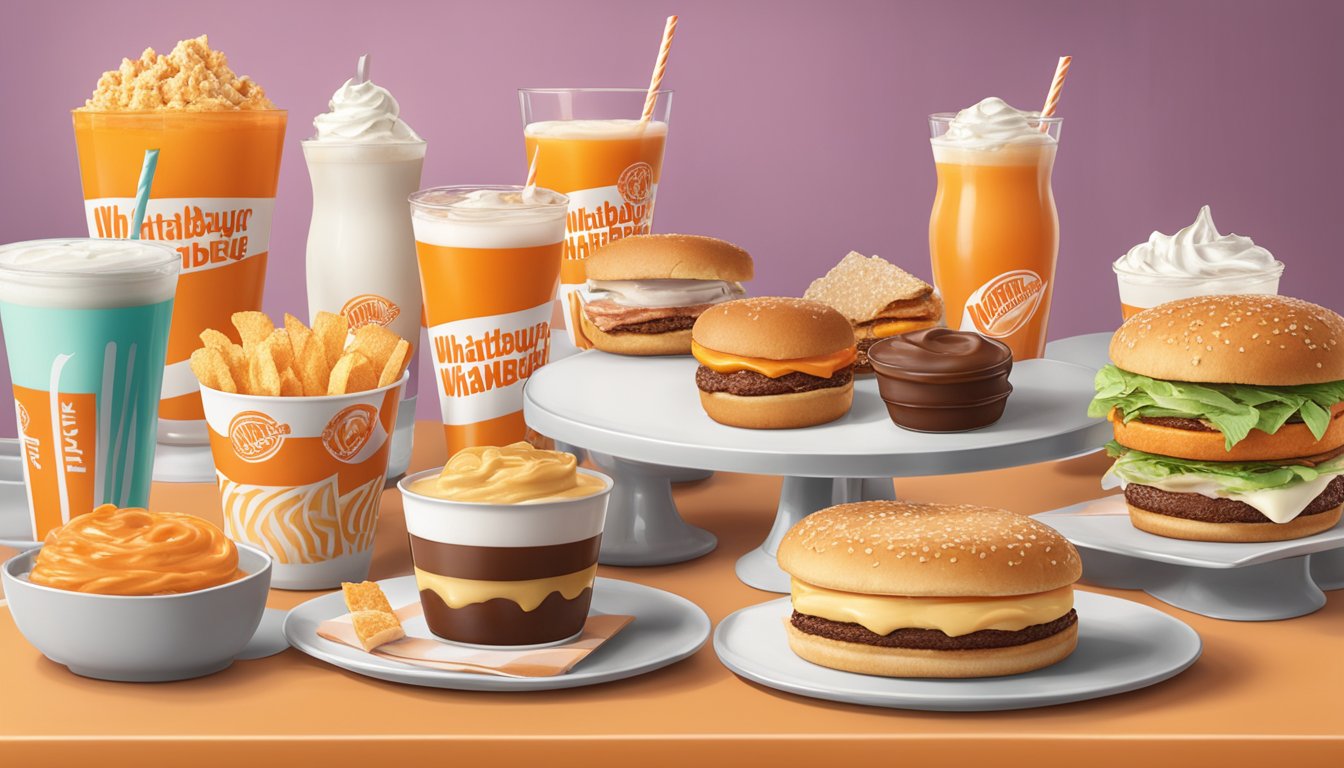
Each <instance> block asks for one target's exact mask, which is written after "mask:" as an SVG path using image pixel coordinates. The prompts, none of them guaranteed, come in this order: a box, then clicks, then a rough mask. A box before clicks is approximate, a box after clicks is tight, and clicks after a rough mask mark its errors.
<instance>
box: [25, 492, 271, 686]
mask: <svg viewBox="0 0 1344 768" xmlns="http://www.w3.org/2000/svg"><path fill="white" fill-rule="evenodd" d="M0 579H3V582H4V590H5V597H6V598H8V600H9V608H10V613H11V614H13V616H14V623H15V624H16V625H17V626H18V628H19V631H20V632H21V633H22V634H23V636H24V637H25V638H27V640H28V642H30V643H32V644H33V646H34V647H36V648H37V649H38V650H39V651H41V652H42V654H43V655H44V656H46V657H47V658H49V659H51V660H52V661H55V662H56V663H58V664H63V665H65V666H66V667H69V669H70V671H72V672H74V673H75V674H78V675H82V676H84V677H93V678H98V679H102V680H122V681H132V682H155V681H165V680H184V679H187V678H192V677H200V676H203V675H208V674H211V673H214V672H218V671H220V670H222V669H225V668H226V667H228V666H229V665H230V664H232V663H233V659H234V657H235V656H237V655H238V654H239V653H241V652H242V650H243V649H244V647H245V646H246V645H247V643H248V640H250V639H251V637H252V635H253V633H254V632H256V629H257V626H258V624H259V623H260V622H261V616H262V612H263V611H264V610H265V607H266V595H267V593H268V591H269V589H270V582H271V559H270V557H268V556H267V555H266V554H265V553H264V552H262V551H261V550H258V549H256V548H254V547H250V546H247V545H245V544H237V543H235V542H233V541H231V540H230V539H229V538H228V537H227V536H225V535H224V532H223V531H222V530H220V529H219V528H218V527H217V526H215V525H214V524H212V523H210V522H209V521H207V520H204V519H202V518H200V517H196V516H195V515H187V514H179V513H173V512H151V511H149V510H145V509H136V508H118V507H115V506H113V505H110V504H105V505H103V506H101V507H98V508H97V509H95V510H93V511H92V512H89V513H88V514H84V515H80V516H78V517H75V518H73V519H72V520H71V521H70V522H68V523H66V524H65V525H63V526H61V527H59V528H57V529H55V530H53V531H52V532H51V533H50V534H48V536H47V537H46V540H45V541H44V542H43V544H42V547H41V548H39V549H33V550H30V551H28V552H24V553H23V554H20V555H18V556H16V557H14V558H12V559H10V560H9V561H8V562H6V563H5V564H4V567H3V569H0Z"/></svg>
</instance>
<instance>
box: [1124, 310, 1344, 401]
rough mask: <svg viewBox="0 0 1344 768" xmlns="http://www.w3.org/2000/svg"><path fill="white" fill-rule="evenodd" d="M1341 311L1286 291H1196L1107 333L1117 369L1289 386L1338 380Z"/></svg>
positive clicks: (1343, 370) (1343, 333)
mask: <svg viewBox="0 0 1344 768" xmlns="http://www.w3.org/2000/svg"><path fill="white" fill-rule="evenodd" d="M1342 343H1344V317H1340V316H1339V315H1337V314H1335V313H1334V312H1331V311H1330V310H1328V309H1326V308H1325V307H1320V306H1317V305H1315V304H1312V303H1310V302H1306V301H1302V300H1301V299H1292V298H1288V297H1286V296H1258V295H1252V296H1197V297H1195V298H1192V299H1181V300H1180V301H1173V302H1170V303H1168V304H1162V305H1159V306H1156V307H1153V308H1152V309H1148V310H1144V311H1143V312H1140V313H1139V314H1137V315H1134V316H1133V317H1131V318H1129V319H1128V320H1126V321H1125V323H1124V325H1121V326H1120V329H1119V330H1118V331H1116V332H1115V335H1114V336H1112V337H1111V361H1112V362H1114V363H1115V364H1116V365H1117V366H1119V367H1120V368H1123V369H1125V370H1126V371H1130V372H1132V373H1137V374H1140V375H1142V376H1149V377H1151V378H1154V379H1166V380H1168V381H1191V382H1202V383H1208V384H1252V385H1260V386H1270V387H1274V386H1279V387H1283V386H1293V385H1296V384H1321V383H1324V382H1327V381H1339V380H1341V379H1344V350H1342V349H1341V348H1340V345H1341V344H1342Z"/></svg>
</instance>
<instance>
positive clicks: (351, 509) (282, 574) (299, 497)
mask: <svg viewBox="0 0 1344 768" xmlns="http://www.w3.org/2000/svg"><path fill="white" fill-rule="evenodd" d="M408 377H409V374H403V375H402V377H401V380H400V381H398V382H397V383H396V384H390V385H388V386H386V387H380V388H378V389H372V390H369V391H367V392H355V393H352V394H349V395H330V396H325V397H266V396H262V395H240V394H230V393H227V392H220V391H218V390H214V389H210V388H208V387H201V401H202V403H203V405H204V406H205V421H206V423H207V424H208V426H209V430H210V452H211V454H212V455H213V456H214V460H215V473H216V475H217V476H218V478H219V498H220V505H221V506H222V507H223V511H224V532H225V533H226V534H228V536H229V538H231V539H233V540H235V541H239V542H242V543H244V544H251V545H252V546H254V547H257V548H258V549H260V550H262V551H263V552H265V553H266V554H268V555H270V556H271V558H272V560H274V563H275V565H274V571H273V575H272V577H271V586H273V587H276V588H278V589H333V588H335V587H338V586H340V584H341V582H342V581H363V580H364V579H365V578H366V577H367V576H368V573H369V561H370V560H371V559H372V557H373V535H374V531H375V530H376V528H377V526H378V504H379V502H380V500H381V499H382V493H383V483H384V476H385V475H386V473H387V460H388V453H389V449H390V442H391V441H390V440H389V436H390V435H391V434H392V431H393V429H394V428H395V425H396V420H397V405H398V404H399V403H400V402H401V391H402V389H403V387H404V386H405V384H406V380H407V378H408Z"/></svg>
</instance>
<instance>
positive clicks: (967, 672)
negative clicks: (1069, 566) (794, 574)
mask: <svg viewBox="0 0 1344 768" xmlns="http://www.w3.org/2000/svg"><path fill="white" fill-rule="evenodd" d="M785 629H786V630H787V631H788V633H789V648H791V649H793V652H794V653H796V654H798V655H799V656H800V657H802V658H804V659H806V660H808V661H810V662H812V663H813V664H820V665H821V666H823V667H830V668H831V669H839V670H843V671H845V672H858V673H859V674H862V675H880V676H882V677H1001V676H1003V675H1016V674H1019V673H1022V672H1030V671H1032V670H1033V669H1040V668H1041V667H1048V666H1050V665H1051V664H1054V663H1056V662H1059V661H1063V660H1064V657H1066V656H1068V655H1069V654H1070V653H1073V649H1074V648H1075V647H1077V645H1078V622H1074V623H1072V624H1070V625H1069V626H1068V628H1067V629H1064V630H1063V631H1061V632H1056V633H1055V634H1053V635H1051V636H1049V637H1046V638H1042V639H1040V640H1037V641H1035V642H1032V643H1023V644H1022V645H1010V646H1008V647H1006V648H977V649H974V650H956V651H935V650H928V649H924V648H884V647H881V646H877V645H865V644H863V643H847V642H845V641H843V640H832V639H830V638H829V637H820V636H818V635H809V634H808V633H806V632H803V631H802V630H800V629H798V628H797V627H795V626H793V625H792V624H786V625H785Z"/></svg>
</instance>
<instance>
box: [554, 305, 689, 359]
mask: <svg viewBox="0 0 1344 768" xmlns="http://www.w3.org/2000/svg"><path fill="white" fill-rule="evenodd" d="M579 323H580V324H581V326H582V328H583V335H584V336H587V337H588V340H589V341H590V342H592V344H593V346H594V347H597V348H598V349H600V350H602V351H603V352H613V353H615V354H618V355H689V354H690V353H691V329H690V328H684V329H682V330H680V331H668V332H666V333H607V332H606V331H604V330H602V329H600V328H598V327H597V326H596V325H593V321H591V320H589V319H588V316H587V315H585V314H583V313H582V312H580V313H579Z"/></svg>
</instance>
